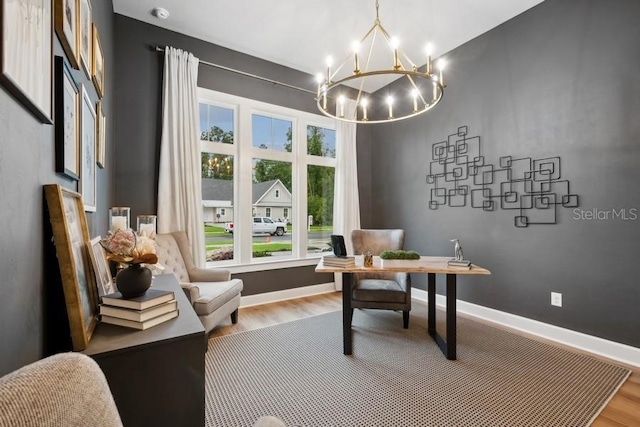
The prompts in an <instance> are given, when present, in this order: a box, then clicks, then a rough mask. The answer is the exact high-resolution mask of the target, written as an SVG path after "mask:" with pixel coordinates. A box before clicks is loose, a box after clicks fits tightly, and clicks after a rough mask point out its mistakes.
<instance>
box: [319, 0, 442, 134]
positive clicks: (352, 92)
mask: <svg viewBox="0 0 640 427" xmlns="http://www.w3.org/2000/svg"><path fill="white" fill-rule="evenodd" d="M379 6H380V5H379V3H378V0H376V19H375V21H374V22H373V26H371V28H370V29H369V31H367V33H366V34H365V35H364V37H363V38H362V39H361V40H360V41H359V42H354V46H353V49H352V50H351V52H350V53H349V55H347V57H346V58H345V60H344V61H343V62H342V64H340V66H338V67H337V68H336V69H335V70H332V69H331V67H332V65H333V64H332V62H333V61H332V60H331V58H328V59H327V71H326V73H323V74H319V75H318V77H317V82H318V90H317V94H316V100H317V105H318V109H319V110H320V111H321V112H322V113H323V114H324V115H326V116H329V117H332V118H335V119H337V120H341V121H345V122H351V123H358V124H373V123H388V122H394V121H398V120H404V119H408V118H410V117H414V116H418V115H420V114H423V113H426V112H427V111H429V110H431V109H432V108H433V107H435V106H436V105H437V104H438V103H439V102H440V100H441V99H442V96H443V94H444V88H445V87H446V86H445V84H444V79H443V74H442V73H443V69H444V60H442V59H440V60H439V61H438V64H437V65H438V70H437V72H436V71H435V70H434V67H433V63H432V59H431V54H432V52H431V51H432V49H431V44H428V45H427V52H426V58H427V61H426V65H425V68H424V71H419V70H418V66H417V65H416V63H415V62H413V61H412V60H411V59H410V58H409V57H408V56H407V55H406V54H405V53H404V52H403V51H402V50H401V49H400V47H399V42H398V41H397V39H395V38H394V37H391V36H390V35H389V33H388V32H387V30H386V29H385V28H384V27H383V26H382V23H381V22H380V17H379ZM380 38H383V40H382V41H381V42H379V43H377V44H376V41H377V40H378V39H380ZM381 46H382V47H381ZM362 47H368V49H367V54H366V56H365V57H360V56H359V51H360V49H361V48H362ZM381 52H382V53H381ZM375 55H377V56H375ZM380 55H382V56H386V59H384V60H383V62H385V61H386V63H387V64H389V65H391V66H390V67H389V68H383V69H372V70H370V69H369V68H370V67H372V66H373V64H372V63H374V62H375V61H376V60H378V58H380ZM378 62H380V61H379V60H378ZM348 64H352V65H353V72H349V73H348V74H347V75H346V76H343V75H344V73H343V74H342V75H341V74H339V73H340V72H341V71H342V70H343V69H345V67H348ZM361 64H363V68H362V69H361ZM380 78H387V79H392V80H394V81H393V82H392V83H387V84H388V85H389V90H393V91H394V93H395V96H393V95H391V94H387V96H386V97H385V96H383V95H380V94H375V95H370V94H368V93H367V92H366V91H365V90H364V89H365V86H367V82H369V83H370V82H371V81H374V80H376V79H377V80H378V81H380ZM345 84H348V85H345ZM346 86H350V87H346ZM349 98H351V99H354V98H355V103H356V108H355V110H353V109H349V108H348V107H347V105H346V101H347V99H349Z"/></svg>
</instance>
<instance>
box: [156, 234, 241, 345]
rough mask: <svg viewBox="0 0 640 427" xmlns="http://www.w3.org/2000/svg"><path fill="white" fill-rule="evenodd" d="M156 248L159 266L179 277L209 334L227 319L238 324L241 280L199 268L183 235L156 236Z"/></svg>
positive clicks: (223, 270)
mask: <svg viewBox="0 0 640 427" xmlns="http://www.w3.org/2000/svg"><path fill="white" fill-rule="evenodd" d="M156 245H157V254H158V262H159V263H160V264H162V266H164V272H165V273H167V274H168V273H173V274H174V275H175V276H176V278H177V279H178V281H179V282H180V286H181V287H182V290H183V291H184V292H185V294H186V295H187V298H189V301H190V302H191V304H192V305H193V308H194V309H195V311H196V314H197V315H198V317H199V318H200V321H201V322H202V324H203V325H204V328H205V330H206V331H207V333H209V332H210V331H211V330H212V329H213V328H214V327H215V326H217V325H218V324H219V323H220V322H221V321H222V320H223V319H224V318H225V317H227V316H231V323H237V322H238V307H239V306H240V293H241V292H242V287H243V283H242V280H241V279H232V278H231V273H230V271H229V270H226V269H222V268H216V269H204V268H197V267H196V266H195V263H194V262H193V256H192V255H191V248H190V245H189V239H188V238H187V234H186V233H185V232H184V231H175V232H173V233H168V234H157V235H156Z"/></svg>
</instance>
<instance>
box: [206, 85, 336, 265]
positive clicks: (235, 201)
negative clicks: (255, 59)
mask: <svg viewBox="0 0 640 427" xmlns="http://www.w3.org/2000/svg"><path fill="white" fill-rule="evenodd" d="M200 95H201V100H200V106H199V111H200V144H201V147H202V153H201V159H202V205H203V218H204V222H205V224H204V227H205V236H206V238H205V241H206V243H205V244H206V250H207V262H208V263H216V264H236V263H240V264H244V263H251V262H265V261H269V260H276V259H299V258H305V257H306V256H307V255H313V254H318V253H322V252H327V251H331V246H330V235H331V234H332V233H333V196H334V189H333V185H334V178H335V161H336V135H335V130H334V129H333V128H332V126H333V121H332V120H330V119H327V118H324V117H321V116H318V115H315V114H309V113H303V112H299V111H295V110H291V109H286V108H283V107H276V106H272V105H267V104H263V103H259V102H257V101H252V100H248V99H244V98H239V97H234V96H231V95H226V94H220V93H217V92H213V91H209V90H205V89H200ZM243 108H247V109H250V110H251V111H252V112H251V114H239V113H238V111H247V110H242V109H243ZM248 156H250V157H249V158H247V157H248ZM243 159H244V160H243ZM249 227H252V228H251V231H250V232H248V230H247V229H248V228H249ZM301 242H302V243H303V244H302V245H301V246H300V245H299V243H301ZM298 246H300V247H298Z"/></svg>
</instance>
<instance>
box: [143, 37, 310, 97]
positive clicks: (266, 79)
mask: <svg viewBox="0 0 640 427" xmlns="http://www.w3.org/2000/svg"><path fill="white" fill-rule="evenodd" d="M155 50H156V52H164V47H161V46H156V47H155ZM199 61H200V64H204V65H208V66H210V67H214V68H219V69H221V70H225V71H230V72H232V73H236V74H240V75H242V76H245V77H251V78H253V79H258V80H262V81H264V82H269V83H273V84H274V85H278V86H284V87H288V88H290V89H295V90H299V91H301V92H306V93H310V94H312V95H314V96H315V95H316V94H317V92H316V91H315V90H309V89H305V88H301V87H298V86H294V85H290V84H288V83H282V82H279V81H277V80H272V79H269V78H266V77H262V76H258V75H255V74H251V73H246V72H244V71H240V70H236V69H234V68H229V67H225V66H224V65H220V64H214V63H212V62H207V61H203V60H199Z"/></svg>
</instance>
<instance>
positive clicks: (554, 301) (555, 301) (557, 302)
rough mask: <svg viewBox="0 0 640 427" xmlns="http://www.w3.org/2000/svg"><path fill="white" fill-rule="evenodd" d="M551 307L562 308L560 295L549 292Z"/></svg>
mask: <svg viewBox="0 0 640 427" xmlns="http://www.w3.org/2000/svg"><path fill="white" fill-rule="evenodd" d="M551 305H555V306H556V307H562V294H561V293H559V292H551Z"/></svg>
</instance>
